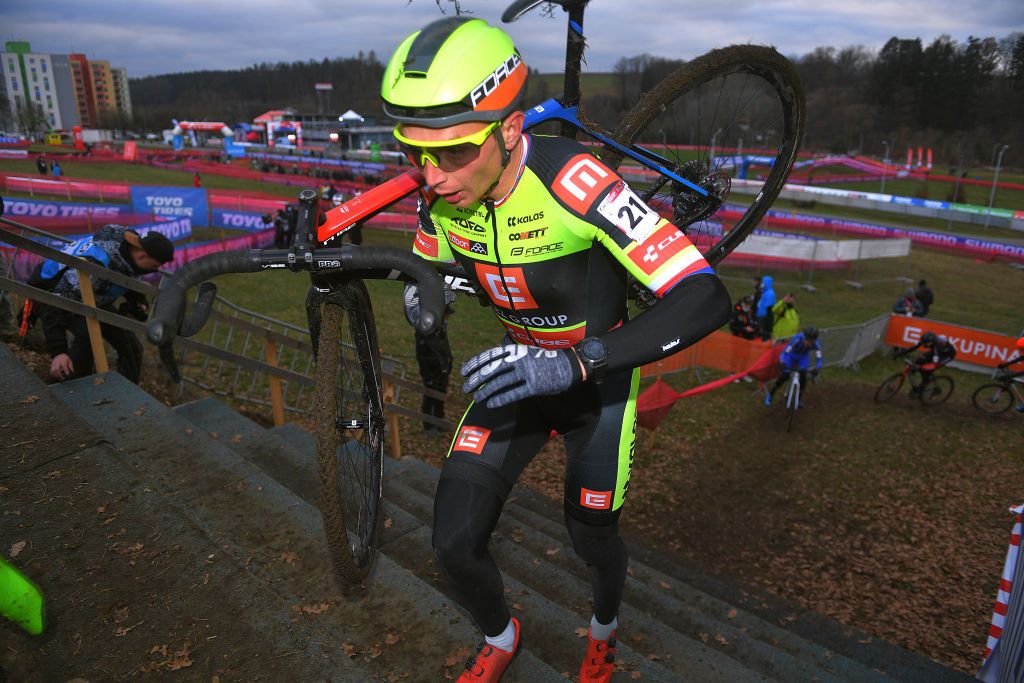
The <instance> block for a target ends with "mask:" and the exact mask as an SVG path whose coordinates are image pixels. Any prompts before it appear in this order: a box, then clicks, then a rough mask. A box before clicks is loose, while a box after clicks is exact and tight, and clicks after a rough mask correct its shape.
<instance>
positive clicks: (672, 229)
mask: <svg viewBox="0 0 1024 683" xmlns="http://www.w3.org/2000/svg"><path fill="white" fill-rule="evenodd" d="M690 245H691V242H690V240H688V239H686V235H684V234H683V233H681V232H680V231H679V228H677V227H676V226H674V225H672V224H671V223H669V224H666V225H664V226H662V228H661V229H660V230H658V231H657V232H656V233H654V234H653V235H651V236H650V237H649V238H648V239H647V240H646V241H645V242H643V243H641V244H637V245H636V246H635V247H633V248H632V249H630V250H629V260H630V261H632V262H633V263H635V264H636V265H637V266H639V267H640V270H642V271H644V273H646V274H647V275H653V274H654V273H655V271H657V270H658V269H659V268H661V267H662V266H663V265H665V264H666V263H668V262H669V260H670V259H672V257H674V256H675V255H676V254H678V253H680V252H682V251H684V250H685V249H686V248H687V247H689V246H690ZM692 256H693V258H692V259H688V260H687V262H686V263H682V264H679V265H680V268H679V269H680V270H681V269H683V268H686V267H688V266H690V265H692V264H693V263H695V262H697V261H698V260H700V252H699V251H697V249H696V248H694V250H693V255H692Z"/></svg>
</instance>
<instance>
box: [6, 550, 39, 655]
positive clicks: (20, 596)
mask: <svg viewBox="0 0 1024 683" xmlns="http://www.w3.org/2000/svg"><path fill="white" fill-rule="evenodd" d="M0 614H3V615H4V616H5V617H7V618H8V619H10V620H11V621H13V622H14V623H15V624H17V625H18V626H20V627H21V628H23V629H24V630H25V631H27V632H28V633H30V634H32V635H34V636H38V635H39V634H41V633H42V632H43V629H45V628H46V612H45V608H44V599H43V592H42V591H41V590H39V586H37V585H35V584H34V583H32V581H30V580H29V578H28V577H27V576H25V575H24V574H22V573H21V572H20V571H18V569H17V568H16V567H15V566H14V565H12V564H11V563H10V562H8V561H7V560H6V559H5V558H4V557H3V556H0Z"/></svg>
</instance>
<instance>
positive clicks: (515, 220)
mask: <svg viewBox="0 0 1024 683" xmlns="http://www.w3.org/2000/svg"><path fill="white" fill-rule="evenodd" d="M541 218H544V212H543V211H538V212H537V213H535V214H533V215H532V216H509V217H508V227H510V228H514V227H516V226H517V225H523V224H524V223H532V222H534V221H539V220H540V219H541Z"/></svg>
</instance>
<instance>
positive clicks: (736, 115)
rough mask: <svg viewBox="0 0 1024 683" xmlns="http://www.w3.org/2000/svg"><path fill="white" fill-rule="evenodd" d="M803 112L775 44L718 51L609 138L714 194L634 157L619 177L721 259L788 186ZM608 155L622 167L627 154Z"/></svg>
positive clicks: (666, 86) (666, 84)
mask: <svg viewBox="0 0 1024 683" xmlns="http://www.w3.org/2000/svg"><path fill="white" fill-rule="evenodd" d="M804 109H805V105H804V91H803V87H802V86H801V84H800V78H799V76H798V75H797V72H796V69H795V68H794V67H793V65H792V64H791V63H790V61H789V60H788V59H786V58H785V57H783V56H782V55H781V54H779V53H778V52H777V51H776V50H775V49H774V48H770V47H763V46H759V45H733V46H730V47H725V48H721V49H717V50H712V51H711V52H709V53H707V54H706V55H703V56H701V57H698V58H696V59H694V60H693V61H691V62H689V63H687V64H685V65H684V66H682V67H680V68H679V69H677V70H676V71H674V72H672V73H671V74H669V75H668V76H667V77H666V78H665V79H664V80H663V81H662V82H661V83H659V84H658V85H657V86H655V88H654V89H653V90H651V91H650V92H647V93H645V94H644V95H643V96H641V98H640V100H639V101H638V102H637V103H636V105H635V106H634V107H633V108H632V109H631V110H630V111H629V113H627V114H626V116H625V117H624V118H623V119H622V121H621V122H620V123H619V125H618V127H617V128H616V129H615V132H614V133H613V135H612V137H613V138H614V139H615V140H616V141H617V142H619V143H620V144H623V145H633V146H634V147H636V146H640V147H639V150H638V151H641V153H644V151H643V150H646V153H644V155H645V156H647V157H649V158H652V159H653V158H654V156H655V155H657V156H659V157H661V162H660V163H661V165H663V166H667V167H669V169H670V170H672V171H674V172H676V173H677V174H679V175H681V176H682V177H684V178H686V179H687V180H689V181H691V182H694V183H695V184H697V185H698V186H700V187H702V188H703V189H706V190H709V196H708V197H707V198H702V197H700V196H699V195H698V194H697V193H695V192H693V191H692V190H690V189H688V188H685V186H683V185H682V184H681V183H677V182H672V181H670V180H669V179H668V178H667V177H666V176H664V175H661V174H658V173H655V172H654V171H651V170H650V169H647V168H645V167H641V166H639V165H634V164H635V162H633V161H630V162H629V163H628V164H626V165H624V166H623V167H622V168H619V173H620V174H621V175H622V176H623V177H624V178H625V179H626V180H627V181H629V183H630V185H631V186H632V187H633V188H634V189H636V190H637V192H639V193H640V195H641V196H642V197H643V199H644V200H645V201H646V202H647V203H648V204H649V205H650V206H651V207H652V208H655V209H656V210H658V211H659V212H660V213H661V214H662V215H663V216H665V217H667V218H669V219H670V220H671V221H672V222H673V223H674V224H675V225H677V226H678V227H679V228H680V229H681V230H682V231H683V232H685V233H686V234H687V235H688V236H689V238H690V240H691V241H692V242H694V244H696V245H697V248H698V249H700V251H701V253H703V254H704V258H705V259H707V261H708V263H710V264H711V265H715V264H716V263H718V262H719V261H721V260H722V259H723V258H725V257H726V256H727V255H728V254H729V253H730V252H731V251H732V250H733V249H735V248H736V246H737V245H738V244H740V242H742V241H743V240H744V239H745V238H746V237H747V235H749V234H750V232H751V231H752V230H753V229H754V227H755V226H756V225H757V224H758V222H759V221H760V220H761V218H762V217H763V216H764V214H765V212H766V211H767V210H768V207H769V206H771V204H772V202H773V201H775V198H776V197H777V196H778V194H779V192H780V191H781V190H782V187H783V185H784V184H785V182H786V177H787V176H788V175H789V172H790V170H791V169H792V167H793V162H794V161H796V155H797V150H798V149H799V147H800V143H801V141H802V139H803V132H804ZM684 143H685V144H684ZM726 151H727V152H728V153H727V154H719V152H726ZM601 158H602V160H603V161H604V162H605V163H607V164H609V165H610V166H611V167H612V168H615V167H617V166H618V165H619V163H620V162H621V161H622V158H623V157H622V155H621V154H620V153H619V152H616V151H615V150H614V149H612V148H610V147H607V146H606V147H605V148H604V150H603V152H602V154H601ZM730 185H731V188H730ZM726 196H728V203H726V201H725V200H726ZM728 226H731V229H728V230H726V228H727V227H728Z"/></svg>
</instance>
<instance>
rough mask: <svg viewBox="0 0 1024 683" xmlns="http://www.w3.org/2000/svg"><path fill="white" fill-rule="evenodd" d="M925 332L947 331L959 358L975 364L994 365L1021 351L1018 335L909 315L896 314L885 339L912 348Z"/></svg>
mask: <svg viewBox="0 0 1024 683" xmlns="http://www.w3.org/2000/svg"><path fill="white" fill-rule="evenodd" d="M925 332H934V333H935V334H944V335H946V336H947V337H949V341H950V342H952V343H953V347H954V348H955V349H956V360H957V361H959V362H962V363H971V364H972V365H981V366H983V367H988V368H994V367H996V366H997V365H999V364H1000V363H1005V362H1006V361H1008V360H1009V359H1011V358H1013V357H1014V356H1016V355H1017V350H1016V348H1015V344H1016V343H1017V340H1016V339H1015V338H1014V337H1008V336H1006V335H1005V334H996V333H995V332H987V331H985V330H976V329H974V328H972V327H962V326H960V325H953V324H951V323H944V322H939V321H937V320H929V319H927V318H908V317H906V316H902V315H893V316H891V317H890V318H889V327H888V328H887V329H886V332H885V343H886V344H888V345H889V346H899V347H902V348H908V347H911V346H913V345H914V344H916V343H918V342H919V341H921V335H923V334H924V333H925Z"/></svg>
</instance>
